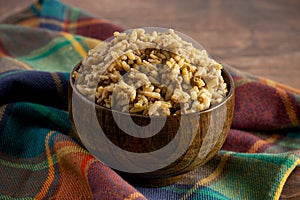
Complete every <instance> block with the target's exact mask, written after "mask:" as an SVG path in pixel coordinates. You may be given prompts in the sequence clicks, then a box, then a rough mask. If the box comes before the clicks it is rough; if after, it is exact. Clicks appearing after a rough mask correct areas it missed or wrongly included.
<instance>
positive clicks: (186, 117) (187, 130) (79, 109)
mask: <svg viewBox="0 0 300 200" xmlns="http://www.w3.org/2000/svg"><path fill="white" fill-rule="evenodd" d="M80 65H81V63H78V64H77V65H76V67H74V69H73V71H72V74H73V72H74V71H75V70H78V68H79V67H80ZM222 75H223V78H224V81H225V82H226V83H227V87H228V94H227V96H226V99H225V100H224V101H222V102H221V103H220V104H218V105H215V106H213V107H211V108H210V109H208V110H204V111H201V112H197V113H191V114H182V115H171V116H168V117H166V121H165V124H164V126H163V128H162V129H161V130H160V131H159V132H158V133H157V134H155V135H153V136H151V137H143V134H145V133H143V132H141V131H140V130H137V129H136V126H133V127H128V129H127V131H126V132H125V131H123V130H122V128H119V126H118V125H117V123H116V121H117V120H118V119H122V118H124V117H125V118H126V117H127V118H128V117H130V118H131V119H132V120H133V121H134V122H135V123H136V124H138V125H139V126H147V124H149V122H150V121H151V120H153V122H159V121H161V120H162V117H160V116H157V117H152V118H151V120H150V118H149V116H144V115H130V114H128V113H122V112H119V111H114V110H111V109H108V108H105V107H102V106H99V105H96V104H95V103H93V102H92V101H90V100H87V98H85V97H84V96H82V95H81V94H80V93H79V92H78V91H77V89H76V88H75V86H74V79H73V78H72V75H71V76H70V90H69V113H70V119H71V123H72V125H73V130H74V133H75V135H76V137H77V138H78V139H79V140H80V141H81V142H82V144H83V145H84V146H85V147H86V148H87V149H88V150H89V151H90V152H91V153H92V154H93V155H95V157H97V158H98V159H99V160H100V161H102V162H104V163H105V164H107V162H106V161H105V159H107V155H109V156H110V157H111V158H115V162H116V163H117V162H118V160H120V157H118V156H119V155H118V153H116V150H114V149H112V148H111V146H112V144H111V143H113V144H114V145H115V146H117V147H118V148H120V149H123V150H124V151H125V152H127V153H128V152H132V153H135V154H143V155H144V154H145V155H146V154H147V153H150V152H154V151H156V150H159V149H162V148H163V147H164V146H165V145H167V144H169V143H171V141H172V140H173V139H174V138H175V137H176V136H178V134H179V135H180V140H179V141H181V143H182V142H184V141H187V140H190V143H189V145H188V147H187V148H186V149H184V152H183V153H182V154H181V155H179V156H178V158H176V160H174V161H173V162H171V163H170V164H168V165H166V166H164V167H162V168H159V169H156V170H152V171H149V172H128V171H126V170H124V171H122V170H120V169H115V171H117V173H119V174H120V175H121V176H122V177H123V178H124V179H125V180H127V181H128V182H129V183H131V184H133V185H135V186H142V187H159V186H165V185H169V184H172V183H174V182H176V181H178V180H180V179H181V178H182V176H183V175H184V174H186V173H187V172H190V171H192V170H194V169H196V168H198V167H199V166H201V165H203V164H205V163H206V162H207V161H209V160H210V159H211V158H212V157H213V156H214V155H215V154H216V153H217V152H218V151H219V150H220V148H221V147H222V145H223V143H224V141H225V139H226V136H227V133H228V131H229V129H230V126H231V123H232V118H233V109H234V83H233V79H232V77H231V75H230V74H229V72H228V71H227V70H226V68H224V69H222ZM74 104H76V105H77V106H74ZM78 105H80V106H78ZM92 113H95V114H92ZM74 114H75V115H74ZM74 116H78V117H77V118H78V119H77V120H81V121H83V123H82V124H80V123H77V122H76V120H75V119H74ZM94 116H96V117H94ZM92 118H96V121H95V120H94V119H92ZM151 122H152V121H151ZM92 123H97V125H98V126H100V127H101V129H102V130H103V132H104V134H105V136H106V137H107V139H108V141H106V143H104V144H103V138H100V136H99V135H101V134H100V133H98V132H97V130H95V129H96V128H95V126H94V125H93V124H92ZM128 130H129V131H131V132H134V133H136V134H138V135H139V136H140V137H136V136H132V135H130V134H127V133H129V132H128ZM83 132H84V133H83ZM191 135H193V137H191ZM97 141H98V142H99V145H98V142H97ZM100 143H101V144H100ZM178 146H181V144H179V145H178ZM174 148H175V149H176V148H177V147H174ZM99 152H100V153H99ZM103 155H105V156H103ZM162 156H163V155H162ZM103 157H105V158H103ZM121 158H123V157H121ZM109 161H110V160H109ZM122 162H123V161H120V163H117V164H119V165H122ZM145 162H147V160H145ZM112 165H114V163H113V164H112ZM124 165H128V163H124ZM108 166H110V165H109V164H108ZM135 166H136V164H135Z"/></svg>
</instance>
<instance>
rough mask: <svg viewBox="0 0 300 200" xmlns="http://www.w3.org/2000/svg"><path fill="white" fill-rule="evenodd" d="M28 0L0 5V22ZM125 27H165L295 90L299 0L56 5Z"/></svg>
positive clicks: (89, 0) (101, 0)
mask: <svg viewBox="0 0 300 200" xmlns="http://www.w3.org/2000/svg"><path fill="white" fill-rule="evenodd" d="M31 2H34V0H10V1H9V2H8V1H4V0H0V13H1V14H0V19H1V18H3V17H4V16H6V14H8V13H10V12H12V11H15V10H18V9H20V8H22V7H25V6H27V5H29V4H30V3H31ZM62 2H65V3H68V4H70V5H73V6H76V7H79V8H81V9H83V10H86V11H88V12H90V13H91V14H93V15H95V16H97V17H100V18H104V19H107V20H110V21H112V22H113V23H115V24H119V25H121V26H123V27H125V28H135V27H144V26H160V27H169V28H173V29H175V30H177V31H180V32H183V33H185V34H187V35H188V36H190V37H192V38H194V39H195V40H196V41H198V42H199V43H200V44H202V46H203V47H204V48H206V49H207V51H208V52H209V54H210V55H211V56H212V57H213V58H214V59H216V60H217V61H219V62H222V63H226V64H229V65H232V66H234V67H236V68H239V69H241V70H243V71H246V72H249V73H252V74H255V75H259V76H263V77H266V78H269V79H272V80H274V81H277V82H280V83H284V84H287V85H289V86H292V87H295V88H297V89H300V78H299V76H300V66H299V64H300V1H299V0H285V1H283V0H252V1H248V0H226V1H222V0H213V1H206V0H185V1H181V0H175V1H171V0H163V1H160V0H151V1H140V0H122V1H120V0H119V1H117V0H97V1H95V0H85V1H82V0H62Z"/></svg>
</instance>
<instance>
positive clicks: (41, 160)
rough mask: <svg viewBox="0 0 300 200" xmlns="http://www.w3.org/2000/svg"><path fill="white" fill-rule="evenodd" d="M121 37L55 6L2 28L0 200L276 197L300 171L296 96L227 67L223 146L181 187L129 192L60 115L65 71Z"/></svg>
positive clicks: (38, 7) (51, 1)
mask: <svg viewBox="0 0 300 200" xmlns="http://www.w3.org/2000/svg"><path fill="white" fill-rule="evenodd" d="M122 30H123V28H122V27H118V26H115V25H114V24H112V23H111V22H109V21H107V20H103V19H97V18H95V17H93V16H92V15H90V14H88V13H86V12H84V11H82V10H80V9H78V8H75V7H71V6H68V5H65V4H63V3H61V2H59V1H57V0H44V1H37V2H35V3H34V4H32V5H30V6H29V7H28V8H26V9H24V10H22V11H20V12H18V13H14V14H13V15H11V16H8V17H7V18H6V19H5V20H4V21H3V22H2V23H1V25H0V105H1V106H0V180H1V184H0V198H1V199H155V200H156V199H182V200H184V199H278V198H279V197H280V194H281V191H282V188H283V186H284V184H285V181H286V179H287V178H288V176H289V175H290V173H291V172H292V171H293V170H294V169H295V168H296V167H299V164H300V91H299V90H296V89H293V88H290V87H288V86H286V85H282V84H279V83H276V82H274V81H271V80H267V79H265V78H262V77H257V76H253V75H250V74H246V73H243V72H241V71H238V70H236V69H235V68H233V67H230V66H228V69H229V70H230V72H231V74H232V75H233V77H234V81H235V85H236V96H235V99H236V105H235V113H234V119H233V124H232V127H231V130H230V132H229V134H228V137H227V140H226V142H225V144H224V145H223V147H222V149H221V150H220V151H219V153H218V154H217V155H216V156H215V157H214V158H213V159H212V160H211V161H209V162H208V163H207V164H205V165H204V166H202V167H199V168H198V169H196V170H195V171H192V172H190V173H188V174H187V175H186V176H184V178H183V179H182V180H181V181H179V182H177V183H175V184H173V185H170V186H165V187H159V188H141V187H134V186H132V185H130V184H128V183H127V182H126V181H125V180H123V179H122V178H121V177H120V176H119V175H118V174H117V173H115V172H114V171H113V170H112V169H110V168H109V167H107V166H105V165H104V164H102V163H101V162H100V161H98V160H97V159H95V158H94V157H93V155H91V154H90V153H89V152H88V151H86V150H85V149H84V148H83V147H82V146H81V144H80V143H79V142H78V141H77V140H76V139H75V137H74V135H73V132H72V129H71V125H70V122H69V115H68V112H67V104H68V102H67V93H68V84H69V83H68V80H69V76H70V71H71V70H72V68H73V67H74V66H75V65H76V63H78V62H79V61H80V60H81V59H82V58H83V57H84V56H86V53H87V51H88V50H89V49H91V48H93V47H95V45H97V44H98V43H99V42H100V41H102V40H105V39H106V38H107V37H109V36H111V35H112V33H113V32H114V31H122ZM266 67H267V66H266Z"/></svg>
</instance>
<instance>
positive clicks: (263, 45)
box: [0, 0, 300, 199]
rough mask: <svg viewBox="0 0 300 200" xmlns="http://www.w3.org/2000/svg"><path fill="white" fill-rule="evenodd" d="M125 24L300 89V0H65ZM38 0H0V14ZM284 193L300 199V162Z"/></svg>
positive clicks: (285, 197)
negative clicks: (165, 33) (159, 32)
mask: <svg viewBox="0 0 300 200" xmlns="http://www.w3.org/2000/svg"><path fill="white" fill-rule="evenodd" d="M61 1H62V2H64V3H67V4H69V5H73V6H76V7H78V8H80V9H83V10H86V11H88V12H89V13H91V14H93V15H95V16H97V17H99V18H103V19H107V20H109V21H111V22H113V23H115V24H119V25H121V26H123V27H124V28H136V27H145V26H158V27H168V28H173V29H174V30H177V31H180V32H183V33H185V34H187V35H188V36H190V37H192V38H193V39H195V40H196V41H198V42H199V43H200V44H202V46H203V47H204V48H205V49H207V51H208V52H209V54H210V55H211V56H212V57H213V58H214V59H215V60H217V61H219V62H222V63H226V64H229V65H231V66H234V67H236V68H238V69H241V70H243V71H245V72H249V73H251V74H254V75H258V76H262V77H265V78H269V79H272V80H274V81H277V82H280V83H283V84H286V85H289V86H292V87H294V88H297V89H300V78H299V76H300V66H299V65H300V1H299V0H251V1H249V0H226V1H222V0H211V1H206V0H184V1H182V0H175V1H171V0H151V1H141V0H122V1H121V0H119V1H117V0H85V1H82V0H61ZM32 2H34V0H10V1H4V0H0V20H1V19H3V18H4V17H5V16H6V15H7V14H10V13H12V12H14V11H17V10H20V9H21V8H24V7H26V6H28V5H29V4H30V3H32ZM281 199H300V169H299V167H298V168H297V169H296V170H295V171H294V172H293V173H292V175H291V176H290V177H289V179H288V181H287V183H286V184H285V186H284V189H283V192H282V195H281Z"/></svg>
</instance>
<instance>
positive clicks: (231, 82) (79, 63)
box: [69, 61, 235, 119]
mask: <svg viewBox="0 0 300 200" xmlns="http://www.w3.org/2000/svg"><path fill="white" fill-rule="evenodd" d="M81 63H82V61H80V62H78V63H77V64H76V66H75V67H74V68H73V69H72V71H71V74H70V77H69V85H70V86H71V88H72V93H74V92H75V93H76V95H77V96H79V97H80V98H81V99H83V100H84V101H86V102H87V103H88V104H93V105H94V107H95V109H104V110H107V111H109V112H114V113H118V114H121V115H127V116H131V117H147V118H158V119H159V118H166V117H167V118H171V117H176V118H177V117H179V116H189V115H199V114H200V115H201V114H205V113H208V112H211V111H213V110H216V109H217V108H219V107H221V106H222V105H224V104H225V103H226V102H227V101H228V100H229V99H230V98H231V97H232V96H233V95H234V90H235V85H234V80H233V77H232V75H231V74H230V73H229V71H228V69H227V66H226V65H225V66H224V64H222V66H223V68H222V69H221V71H222V73H224V74H225V76H226V78H227V79H228V82H226V81H225V82H226V84H227V88H228V84H229V85H230V87H229V91H228V92H227V94H226V97H225V99H224V100H223V101H221V102H220V103H218V104H216V105H213V106H211V107H209V108H207V109H205V110H202V111H199V112H191V113H185V114H178V115H168V116H165V115H159V116H157V115H154V116H147V115H141V114H135V113H126V112H122V111H118V110H113V109H110V108H107V107H105V106H101V105H99V104H96V103H95V102H92V101H91V100H89V99H88V98H86V97H85V96H84V95H83V94H81V93H80V92H79V91H78V90H77V89H76V87H75V84H74V83H75V80H74V78H73V76H72V75H73V73H74V71H76V70H78V69H79V68H80V66H81ZM223 78H224V76H223ZM72 96H73V94H72ZM72 98H73V97H72Z"/></svg>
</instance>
